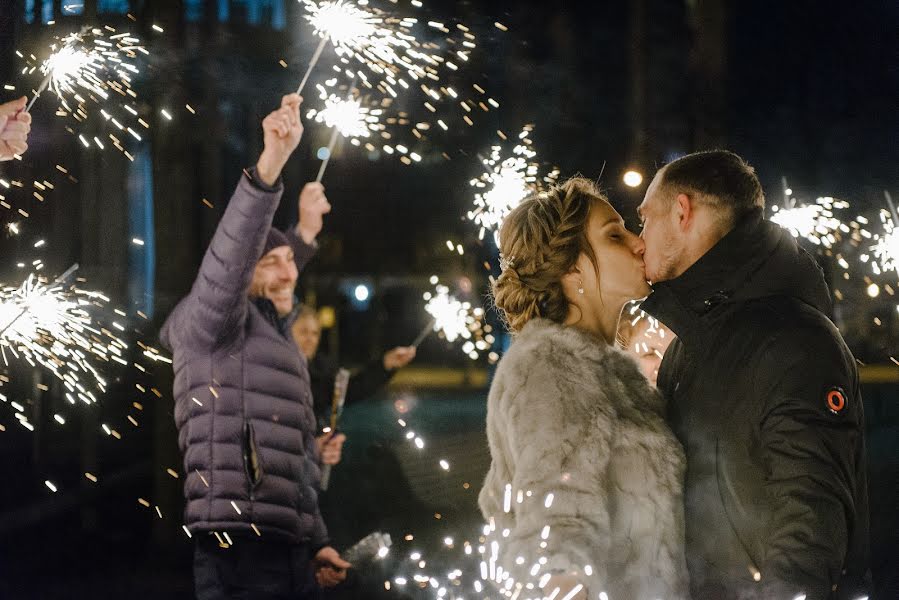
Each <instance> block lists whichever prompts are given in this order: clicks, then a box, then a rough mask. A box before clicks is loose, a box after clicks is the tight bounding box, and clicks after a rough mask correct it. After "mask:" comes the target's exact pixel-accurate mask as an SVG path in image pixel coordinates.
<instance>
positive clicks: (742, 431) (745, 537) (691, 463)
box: [638, 150, 868, 600]
mask: <svg viewBox="0 0 899 600" xmlns="http://www.w3.org/2000/svg"><path fill="white" fill-rule="evenodd" d="M764 207H765V198H764V195H763V193H762V188H761V184H760V183H759V180H758V178H757V177H756V175H755V172H754V171H753V169H752V167H750V166H749V165H748V164H746V162H744V161H743V159H741V158H740V157H739V156H737V155H736V154H733V153H731V152H726V151H722V150H715V151H711V152H699V153H696V154H691V155H689V156H685V157H683V158H680V159H678V160H676V161H674V162H672V163H670V164H668V165H667V166H665V167H664V168H662V169H661V170H660V171H659V172H658V173H657V174H656V176H655V178H654V179H653V181H652V183H651V184H650V186H649V188H648V189H647V191H646V197H645V199H644V200H643V203H642V204H641V205H640V207H639V209H638V211H639V213H640V219H641V221H642V222H643V234H642V235H643V238H644V240H645V242H646V254H645V257H644V260H645V262H646V275H647V278H648V279H650V280H651V281H652V282H653V284H654V285H653V290H654V291H653V293H652V295H650V296H649V298H648V299H647V300H646V301H645V302H644V303H643V310H645V311H646V312H648V313H649V314H651V315H653V316H655V317H657V318H658V319H659V320H660V321H662V322H663V323H665V324H666V325H668V326H669V327H670V328H671V329H672V330H673V331H674V333H675V334H677V338H678V339H677V340H676V341H675V342H674V343H673V344H672V345H671V347H670V348H669V350H668V352H667V353H666V354H665V358H664V360H663V362H662V365H661V368H660V371H659V378H658V383H659V388H660V389H661V391H662V392H663V393H664V394H665V395H666V397H667V398H668V417H669V423H670V425H671V427H672V429H673V430H674V432H675V434H676V435H677V436H678V438H679V439H680V441H681V443H682V444H683V445H684V449H685V451H686V454H687V465H688V466H687V477H686V484H685V502H686V550H687V563H688V567H689V571H690V578H691V591H692V597H693V599H694V600H712V599H714V600H728V599H731V598H733V599H736V598H740V599H744V598H777V599H786V600H791V599H793V598H796V597H797V596H800V595H802V594H805V595H806V597H807V598H808V600H823V599H843V598H845V599H847V600H854V599H855V598H858V597H860V596H864V594H863V593H862V592H863V591H864V587H863V586H864V583H863V581H864V578H865V574H866V571H867V566H868V565H867V560H868V548H867V544H868V499H867V488H866V485H867V482H866V475H865V467H864V465H865V455H864V452H865V450H864V415H863V412H862V401H861V396H860V393H859V384H858V374H857V372H856V366H855V360H854V359H853V357H852V354H851V353H850V352H849V349H848V348H847V347H846V344H845V343H844V342H843V339H842V337H840V333H839V332H838V331H837V328H836V327H835V326H834V325H833V323H832V322H831V321H830V320H829V318H828V315H829V314H830V312H831V301H830V293H829V291H828V288H827V285H826V284H825V282H824V277H823V275H822V272H821V269H820V268H819V267H818V266H817V264H816V263H815V261H814V260H813V259H812V258H811V257H810V256H809V255H808V254H807V253H806V252H805V251H804V250H802V249H801V248H800V247H799V246H798V245H797V243H796V241H795V240H794V239H793V237H791V235H790V234H789V233H788V232H786V231H785V230H783V229H781V228H780V227H778V226H777V225H775V224H773V223H771V222H769V221H766V220H765V219H764V216H763V211H764Z"/></svg>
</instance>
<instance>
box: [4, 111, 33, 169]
mask: <svg viewBox="0 0 899 600" xmlns="http://www.w3.org/2000/svg"><path fill="white" fill-rule="evenodd" d="M25 101H26V98H25V97H24V96H23V97H21V98H19V99H18V100H13V101H12V102H7V103H6V104H0V161H3V160H12V159H13V158H14V157H16V156H21V155H22V154H24V153H25V151H26V150H28V133H29V132H30V131H31V115H29V114H28V113H27V112H26V111H24V110H23V107H24V106H25Z"/></svg>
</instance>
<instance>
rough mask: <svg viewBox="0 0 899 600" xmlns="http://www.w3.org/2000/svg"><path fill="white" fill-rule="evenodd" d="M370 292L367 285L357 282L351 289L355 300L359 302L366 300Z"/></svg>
mask: <svg viewBox="0 0 899 600" xmlns="http://www.w3.org/2000/svg"><path fill="white" fill-rule="evenodd" d="M369 294H370V292H369V291H368V286H366V285H363V284H359V285H357V286H356V289H355V290H353V295H354V296H355V297H356V300H358V301H359V302H365V301H366V300H368V296H369Z"/></svg>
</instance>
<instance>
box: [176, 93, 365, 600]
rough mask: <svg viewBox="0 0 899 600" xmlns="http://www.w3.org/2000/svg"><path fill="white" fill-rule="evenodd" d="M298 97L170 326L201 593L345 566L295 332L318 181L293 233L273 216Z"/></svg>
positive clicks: (249, 589)
mask: <svg viewBox="0 0 899 600" xmlns="http://www.w3.org/2000/svg"><path fill="white" fill-rule="evenodd" d="M301 102H302V99H301V98H300V97H299V96H297V95H295V94H292V95H289V96H285V97H284V99H283V100H282V103H281V108H280V109H278V110H276V111H275V112H273V113H271V114H270V115H268V116H267V117H266V118H265V120H264V121H263V122H262V128H263V132H264V138H265V149H264V150H263V152H262V154H261V156H260V157H259V161H258V162H257V164H256V167H255V168H254V169H250V170H247V171H245V172H244V174H243V176H242V177H241V180H240V182H239V183H238V185H237V189H236V190H235V192H234V195H233V196H232V198H231V202H230V203H229V204H228V208H227V209H226V211H225V214H224V216H223V217H222V220H221V222H220V223H219V226H218V229H217V230H216V232H215V235H214V236H213V238H212V242H211V243H210V244H209V248H208V249H207V251H206V256H205V257H204V258H203V263H202V265H201V266H200V272H199V274H198V275H197V279H196V281H195V282H194V285H193V288H192V289H191V292H190V294H189V295H188V296H187V297H186V298H185V299H184V300H182V301H181V302H180V303H179V304H178V306H177V307H176V308H175V310H174V311H173V312H172V314H171V315H170V316H169V318H168V320H167V321H166V323H165V325H164V326H163V330H162V340H163V343H164V344H165V345H166V346H167V347H168V348H170V349H171V350H172V353H173V355H174V369H175V385H174V388H175V389H174V397H175V423H176V425H177V426H178V439H179V445H180V447H181V451H182V453H183V455H184V468H185V472H186V480H185V483H184V495H185V498H186V505H185V509H184V520H185V523H186V525H187V528H188V529H189V530H190V532H191V534H192V536H193V538H194V540H195V544H196V547H195V555H194V577H195V583H196V592H197V597H198V598H200V599H202V600H205V599H213V598H215V599H218V598H252V599H254V600H255V599H261V598H272V599H274V598H305V597H309V596H311V595H312V594H314V592H315V590H314V583H313V575H312V564H313V563H314V564H315V565H316V566H318V567H319V569H318V572H317V573H316V577H315V579H317V580H318V583H319V584H321V585H323V586H331V585H335V584H336V583H339V581H341V580H342V579H343V577H345V569H346V568H347V567H349V564H348V563H346V562H344V561H343V560H342V559H341V558H340V556H339V554H338V553H337V551H336V550H334V549H333V548H331V547H330V546H329V545H328V537H327V530H326V528H325V524H324V522H323V521H322V518H321V514H320V512H319V509H318V496H317V494H318V487H319V479H320V471H319V464H318V450H317V448H316V443H315V433H316V431H315V426H316V425H315V416H314V414H313V408H312V395H311V392H310V389H309V374H308V371H307V368H306V361H305V359H304V358H303V356H302V354H301V353H300V352H299V351H298V349H297V347H296V345H295V344H294V342H293V340H292V339H291V338H290V325H291V322H292V316H293V314H294V297H293V289H294V286H295V285H296V280H297V275H298V269H299V268H302V266H303V265H304V264H305V263H306V262H308V260H309V259H310V258H311V257H312V255H313V254H314V252H315V250H314V244H315V237H316V235H318V233H319V231H321V227H322V215H324V214H325V213H327V212H328V211H329V210H330V205H329V204H328V201H327V199H326V198H325V196H324V192H323V188H322V187H321V185H320V184H308V185H307V186H306V187H305V188H304V189H303V192H302V194H301V195H300V202H299V204H300V223H299V224H298V225H297V227H296V229H295V230H293V231H289V232H287V233H286V234H285V233H281V232H280V231H278V230H276V229H273V228H272V227H271V224H272V219H273V217H274V214H275V209H276V208H277V207H278V203H279V201H280V199H281V193H282V191H283V184H282V182H281V176H280V173H281V169H282V168H283V166H284V165H285V164H286V162H287V160H288V158H289V157H290V155H291V153H292V152H293V151H294V150H295V149H296V147H297V145H298V144H299V142H300V138H301V137H302V134H303V125H302V123H301V121H300V113H299V108H300V103H301ZM325 567H327V568H325Z"/></svg>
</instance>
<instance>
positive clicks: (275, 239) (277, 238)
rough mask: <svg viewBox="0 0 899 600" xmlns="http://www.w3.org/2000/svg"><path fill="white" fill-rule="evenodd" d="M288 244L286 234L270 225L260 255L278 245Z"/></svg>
mask: <svg viewBox="0 0 899 600" xmlns="http://www.w3.org/2000/svg"><path fill="white" fill-rule="evenodd" d="M289 245H290V242H289V241H288V240H287V236H286V235H284V234H283V233H282V232H280V231H278V230H277V229H275V228H274V227H272V228H271V229H269V230H268V237H267V238H265V247H264V248H263V249H262V256H265V255H266V254H268V253H269V252H271V251H272V250H274V249H275V248H277V247H279V246H289Z"/></svg>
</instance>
